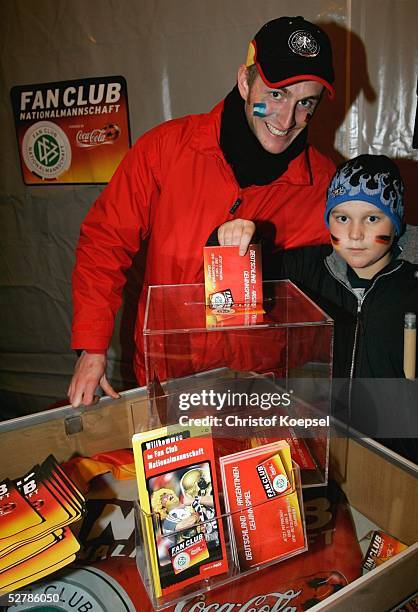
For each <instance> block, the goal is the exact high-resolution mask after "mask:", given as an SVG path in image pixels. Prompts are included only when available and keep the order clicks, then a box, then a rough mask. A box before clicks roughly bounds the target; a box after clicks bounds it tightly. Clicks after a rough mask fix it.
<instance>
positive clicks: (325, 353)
mask: <svg viewBox="0 0 418 612" xmlns="http://www.w3.org/2000/svg"><path fill="white" fill-rule="evenodd" d="M263 295H264V300H263V304H262V305H260V307H259V308H257V310H256V311H255V312H250V311H246V312H238V311H237V310H236V311H235V312H234V311H232V312H228V313H225V312H215V311H211V310H208V309H207V308H206V306H205V292H204V285H203V284H192V285H160V286H152V287H150V288H149V292H148V300H147V306H146V314H145V322H144V354H145V367H146V377H147V388H148V393H149V397H150V399H151V401H152V402H154V405H155V407H156V410H155V411H154V413H155V414H156V415H158V419H157V421H156V422H155V425H154V426H155V427H157V426H158V425H159V424H164V425H165V424H167V425H173V424H176V423H180V424H183V425H188V424H191V423H195V424H196V422H197V424H201V423H203V424H206V425H209V426H210V427H211V428H212V435H213V436H214V437H216V436H218V437H220V438H235V439H239V440H240V441H241V442H242V443H244V444H247V445H248V446H250V447H253V446H256V445H259V444H265V443H268V442H271V441H272V440H277V439H286V440H287V441H288V442H289V444H290V445H291V449H292V454H293V458H294V460H295V461H296V463H298V465H299V467H300V468H301V479H302V486H304V487H305V486H317V485H321V484H326V482H327V478H328V453H329V413H330V394H331V377H332V341H333V321H332V319H330V317H329V316H328V315H327V314H326V313H325V312H324V311H323V310H321V309H320V308H319V307H318V306H317V305H316V304H315V303H314V302H313V301H312V300H310V299H309V298H308V297H307V296H306V295H305V294H304V293H302V292H301V291H300V290H299V289H298V288H297V287H296V286H295V285H294V284H293V283H291V282H290V281H273V282H265V283H263Z"/></svg>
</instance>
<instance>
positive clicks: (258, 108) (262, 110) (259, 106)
mask: <svg viewBox="0 0 418 612" xmlns="http://www.w3.org/2000/svg"><path fill="white" fill-rule="evenodd" d="M266 107H267V105H266V104H265V103H264V102H255V103H254V104H253V115H254V117H265V116H266Z"/></svg>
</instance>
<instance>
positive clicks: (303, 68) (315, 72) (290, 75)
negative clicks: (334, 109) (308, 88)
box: [246, 17, 334, 98]
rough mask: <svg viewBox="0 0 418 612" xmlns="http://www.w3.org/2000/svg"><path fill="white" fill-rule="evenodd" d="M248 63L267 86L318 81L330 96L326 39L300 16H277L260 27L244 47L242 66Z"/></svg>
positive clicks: (330, 72)
mask: <svg viewBox="0 0 418 612" xmlns="http://www.w3.org/2000/svg"><path fill="white" fill-rule="evenodd" d="M252 64H256V66H257V68H258V71H259V73H260V76H261V78H262V79H263V81H264V82H265V83H266V85H268V86H269V87H284V86H286V85H291V84H292V83H298V82H300V81H319V83H322V85H324V87H326V89H327V90H328V94H329V96H330V97H331V98H332V97H333V96H334V88H333V86H332V83H333V82H334V68H333V65H332V49H331V43H330V40H329V38H328V36H327V35H326V34H325V32H324V31H323V30H321V28H320V27H319V26H317V25H315V24H313V23H311V22H310V21H306V20H305V19H304V18H303V17H279V19H273V20H272V21H269V22H267V23H266V24H265V25H263V27H262V28H261V30H259V31H258V32H257V34H256V35H255V37H254V38H253V40H252V41H251V42H250V45H249V48H248V56H247V62H246V65H247V66H251V65H252Z"/></svg>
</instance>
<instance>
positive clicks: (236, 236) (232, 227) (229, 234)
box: [218, 219, 255, 255]
mask: <svg viewBox="0 0 418 612" xmlns="http://www.w3.org/2000/svg"><path fill="white" fill-rule="evenodd" d="M254 233H255V224H254V223H253V222H252V221H249V220H248V219H234V220H233V221H227V222H226V223H223V224H222V225H221V226H220V227H219V229H218V242H219V244H220V245H221V246H225V245H232V246H238V247H239V254H240V255H245V253H246V252H247V249H248V246H249V244H250V243H251V239H252V237H253V236H254Z"/></svg>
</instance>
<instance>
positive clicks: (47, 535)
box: [0, 455, 85, 593]
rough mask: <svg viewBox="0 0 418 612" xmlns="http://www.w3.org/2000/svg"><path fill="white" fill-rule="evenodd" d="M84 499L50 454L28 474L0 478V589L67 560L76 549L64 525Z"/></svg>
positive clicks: (77, 512)
mask: <svg viewBox="0 0 418 612" xmlns="http://www.w3.org/2000/svg"><path fill="white" fill-rule="evenodd" d="M84 512H85V500H84V498H83V496H82V495H81V493H80V491H79V490H78V489H77V488H76V487H75V486H74V484H73V483H72V482H71V480H70V479H69V478H68V476H67V475H66V474H65V473H64V472H63V470H62V469H61V467H60V466H59V464H58V463H57V461H56V459H55V458H54V457H53V456H52V455H51V456H49V457H48V458H47V459H46V460H45V461H44V462H43V463H42V464H41V465H35V466H34V467H33V468H32V469H31V470H30V471H29V472H28V473H27V474H25V475H24V476H22V477H21V478H18V479H17V480H14V481H11V480H9V479H6V480H4V481H3V482H1V483H0V593H7V592H9V591H14V590H15V589H19V588H21V587H23V586H25V585H26V584H30V583H31V582H33V581H35V580H38V579H39V578H42V577H43V576H46V575H47V574H50V573H51V572H54V571H56V570H58V569H59V568H61V567H63V566H64V565H67V564H68V563H71V562H72V561H73V560H74V559H75V553H76V552H77V551H78V550H79V549H80V545H79V543H78V541H77V539H76V538H75V537H74V535H73V534H72V532H71V530H70V529H68V525H70V524H71V523H74V522H75V521H78V520H79V519H80V518H81V517H82V516H83V514H84Z"/></svg>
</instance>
